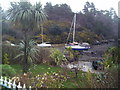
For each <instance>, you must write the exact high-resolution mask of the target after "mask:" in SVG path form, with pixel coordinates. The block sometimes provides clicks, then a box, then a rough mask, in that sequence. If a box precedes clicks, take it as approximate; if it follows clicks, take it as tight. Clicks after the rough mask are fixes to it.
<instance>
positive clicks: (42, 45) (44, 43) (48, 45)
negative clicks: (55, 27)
mask: <svg viewBox="0 0 120 90" xmlns="http://www.w3.org/2000/svg"><path fill="white" fill-rule="evenodd" d="M41 35H42V43H41V44H37V46H40V47H51V46H52V45H51V44H48V42H43V25H41Z"/></svg>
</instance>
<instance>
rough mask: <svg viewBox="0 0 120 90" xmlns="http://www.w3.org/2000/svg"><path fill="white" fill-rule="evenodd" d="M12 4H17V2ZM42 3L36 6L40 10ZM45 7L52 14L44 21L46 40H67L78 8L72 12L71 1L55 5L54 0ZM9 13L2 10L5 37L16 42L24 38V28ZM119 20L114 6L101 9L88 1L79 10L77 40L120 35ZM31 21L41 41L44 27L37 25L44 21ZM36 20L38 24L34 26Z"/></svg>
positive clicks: (86, 40)
mask: <svg viewBox="0 0 120 90" xmlns="http://www.w3.org/2000/svg"><path fill="white" fill-rule="evenodd" d="M12 5H13V6H14V3H13V4H12ZM30 6H31V5H30V3H28V5H27V7H28V9H29V7H30ZM20 7H21V6H20ZM40 7H41V6H40ZM40 7H39V4H36V8H35V10H38V8H40ZM10 10H11V9H10ZM16 10H17V8H16ZM44 11H45V12H46V13H47V16H48V17H47V18H48V21H47V22H45V23H44V24H43V29H44V41H49V42H51V43H65V42H66V39H67V35H68V32H69V28H70V23H71V21H72V18H73V15H74V12H72V10H71V8H70V6H68V5H67V4H56V5H52V4H51V3H46V5H45V6H44ZM36 13H37V12H36ZM41 13H43V11H41ZM6 14H7V13H6V12H5V11H2V15H3V40H10V41H12V42H16V41H17V40H18V39H21V38H22V32H21V31H18V30H19V29H17V28H16V27H13V26H12V25H11V23H10V22H9V21H8V19H6ZM13 15H14V14H13ZM29 15H31V14H29ZM36 16H37V15H36ZM43 16H44V15H43ZM43 16H39V15H38V17H41V18H43ZM16 19H18V18H16ZM28 19H29V18H28ZM36 19H37V17H36ZM43 19H45V18H43ZM30 20H31V19H30ZM32 21H33V20H32ZM20 22H24V21H20ZM26 22H27V21H26ZM40 22H41V21H40ZM117 22H118V17H117V15H116V12H115V10H114V9H113V8H110V10H98V9H97V8H96V7H95V5H94V3H90V2H86V4H85V5H84V8H83V10H82V11H80V12H78V13H77V25H76V32H77V33H76V37H75V38H76V41H84V42H89V43H91V42H93V41H95V39H97V40H101V39H107V38H117V37H116V36H117V32H118V30H117ZM24 23H25V22H24ZM31 23H32V24H31ZM31 23H30V25H28V26H30V27H31V28H29V30H32V28H33V27H36V28H34V31H31V32H28V33H29V34H31V33H32V34H34V36H35V37H33V38H34V39H36V40H37V41H38V42H41V37H36V36H38V35H39V34H41V31H36V30H40V29H38V28H37V27H40V26H39V24H40V23H38V22H37V21H36V23H37V24H35V23H34V22H31ZM33 24H34V25H35V26H33ZM31 25H32V26H31ZM36 25H37V26H36ZM28 26H27V27H28ZM9 37H10V38H9ZM16 39H17V40H16Z"/></svg>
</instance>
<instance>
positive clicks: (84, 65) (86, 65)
mask: <svg viewBox="0 0 120 90" xmlns="http://www.w3.org/2000/svg"><path fill="white" fill-rule="evenodd" d="M67 68H69V69H72V68H78V70H82V71H84V72H88V70H90V72H91V73H99V72H98V71H95V70H94V69H93V67H92V62H84V61H79V62H78V63H77V64H72V63H69V64H68V65H67Z"/></svg>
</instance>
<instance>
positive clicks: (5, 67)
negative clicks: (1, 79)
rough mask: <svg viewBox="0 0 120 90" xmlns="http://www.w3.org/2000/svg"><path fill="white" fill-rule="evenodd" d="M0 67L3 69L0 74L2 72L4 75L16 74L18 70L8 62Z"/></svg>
mask: <svg viewBox="0 0 120 90" xmlns="http://www.w3.org/2000/svg"><path fill="white" fill-rule="evenodd" d="M0 68H1V69H2V71H0V74H2V75H3V76H9V77H10V76H14V75H15V74H16V71H15V70H14V69H13V68H12V67H11V66H10V65H7V64H2V65H0Z"/></svg>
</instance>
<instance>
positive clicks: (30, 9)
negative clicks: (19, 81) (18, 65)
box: [8, 2, 46, 73]
mask: <svg viewBox="0 0 120 90" xmlns="http://www.w3.org/2000/svg"><path fill="white" fill-rule="evenodd" d="M8 18H9V20H10V21H11V22H12V24H13V25H14V26H16V27H18V28H20V29H21V30H22V31H23V32H24V43H25V46H24V60H23V72H25V73H26V72H27V70H28V52H27V47H28V38H29V37H28V33H29V32H30V31H32V30H34V28H38V29H39V28H40V25H41V24H42V22H43V21H44V20H45V19H46V14H45V13H44V10H43V9H42V6H41V4H40V3H36V5H34V6H32V4H31V3H30V2H11V8H10V9H9V10H8Z"/></svg>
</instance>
